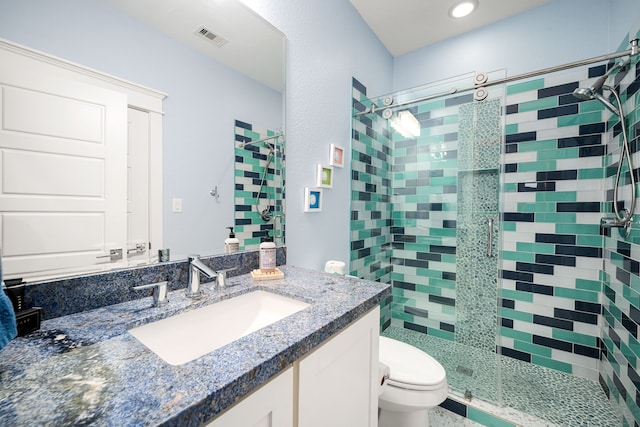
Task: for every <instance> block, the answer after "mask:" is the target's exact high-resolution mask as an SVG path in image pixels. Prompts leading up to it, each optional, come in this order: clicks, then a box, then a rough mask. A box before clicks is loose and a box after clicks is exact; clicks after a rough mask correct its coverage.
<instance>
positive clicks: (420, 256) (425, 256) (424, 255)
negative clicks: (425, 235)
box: [416, 252, 442, 262]
mask: <svg viewBox="0 0 640 427" xmlns="http://www.w3.org/2000/svg"><path fill="white" fill-rule="evenodd" d="M416 258H418V259H425V260H428V261H438V262H439V261H442V255H441V254H431V253H426V252H418V253H416Z"/></svg>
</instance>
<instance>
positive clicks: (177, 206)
mask: <svg viewBox="0 0 640 427" xmlns="http://www.w3.org/2000/svg"><path fill="white" fill-rule="evenodd" d="M172 212H182V199H178V198H174V199H173V208H172Z"/></svg>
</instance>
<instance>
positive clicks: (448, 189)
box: [442, 180, 640, 194]
mask: <svg viewBox="0 0 640 427" xmlns="http://www.w3.org/2000/svg"><path fill="white" fill-rule="evenodd" d="M638 181H640V180H638ZM442 192H443V193H444V194H455V193H457V192H458V186H457V185H443V186H442Z"/></svg>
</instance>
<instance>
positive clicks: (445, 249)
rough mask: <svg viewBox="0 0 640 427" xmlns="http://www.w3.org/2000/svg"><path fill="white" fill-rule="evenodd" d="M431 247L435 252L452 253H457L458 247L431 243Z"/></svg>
mask: <svg viewBox="0 0 640 427" xmlns="http://www.w3.org/2000/svg"><path fill="white" fill-rule="evenodd" d="M429 249H430V250H431V252H435V253H438V254H450V255H455V253H456V247H455V246H441V245H429Z"/></svg>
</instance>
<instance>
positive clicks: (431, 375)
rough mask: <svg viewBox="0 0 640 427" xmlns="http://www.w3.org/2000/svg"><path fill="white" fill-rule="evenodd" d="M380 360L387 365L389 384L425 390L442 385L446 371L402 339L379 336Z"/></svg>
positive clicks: (434, 360)
mask: <svg viewBox="0 0 640 427" xmlns="http://www.w3.org/2000/svg"><path fill="white" fill-rule="evenodd" d="M380 362H382V363H384V364H386V365H388V366H389V369H390V371H391V372H390V376H389V384H395V385H397V386H398V387H404V388H412V389H416V390H425V389H431V388H435V387H437V386H440V385H442V384H443V383H444V382H445V381H446V372H445V370H444V368H443V367H442V365H441V364H440V363H438V361H437V360H436V359H434V358H433V357H431V356H429V355H428V354H427V353H425V352H424V351H422V350H420V349H418V348H416V347H414V346H412V345H409V344H406V343H404V342H402V341H398V340H394V339H391V338H387V337H380Z"/></svg>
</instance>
